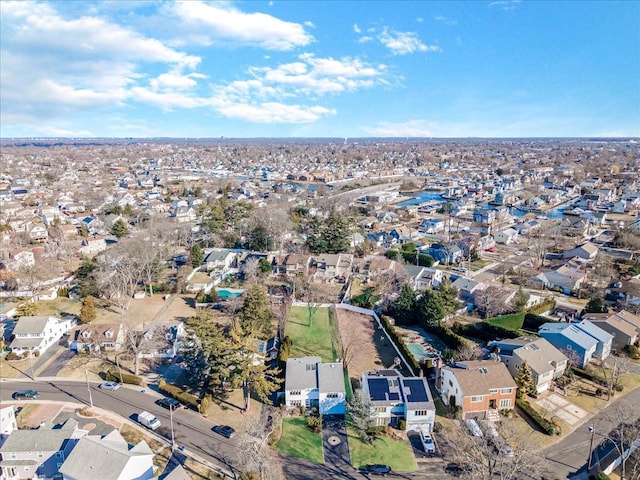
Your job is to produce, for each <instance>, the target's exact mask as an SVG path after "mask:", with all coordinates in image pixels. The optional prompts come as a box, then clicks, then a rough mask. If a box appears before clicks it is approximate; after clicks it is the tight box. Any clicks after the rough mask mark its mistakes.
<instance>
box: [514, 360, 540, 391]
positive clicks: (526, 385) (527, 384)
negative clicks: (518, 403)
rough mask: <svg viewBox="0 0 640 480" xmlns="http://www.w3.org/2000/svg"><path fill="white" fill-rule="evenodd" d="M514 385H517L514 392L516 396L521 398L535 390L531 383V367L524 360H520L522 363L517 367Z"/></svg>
mask: <svg viewBox="0 0 640 480" xmlns="http://www.w3.org/2000/svg"><path fill="white" fill-rule="evenodd" d="M516 385H517V386H518V390H517V392H516V394H517V395H518V398H523V397H524V396H526V395H531V394H534V393H535V391H536V390H535V386H534V384H533V374H532V373H531V368H530V367H529V364H528V363H527V362H526V361H524V362H522V364H521V365H520V366H519V367H518V375H517V376H516Z"/></svg>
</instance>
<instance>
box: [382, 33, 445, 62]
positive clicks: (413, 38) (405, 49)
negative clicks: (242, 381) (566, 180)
mask: <svg viewBox="0 0 640 480" xmlns="http://www.w3.org/2000/svg"><path fill="white" fill-rule="evenodd" d="M378 39H379V40H380V42H381V43H382V44H383V45H384V46H385V47H387V48H388V49H389V50H391V53H393V54H394V55H408V54H410V53H414V52H439V51H441V48H440V47H438V46H437V45H425V44H424V43H422V42H421V41H420V39H419V38H418V34H417V33H415V32H396V31H395V30H391V29H389V28H386V27H385V29H384V30H383V31H382V33H381V34H380V35H379V36H378Z"/></svg>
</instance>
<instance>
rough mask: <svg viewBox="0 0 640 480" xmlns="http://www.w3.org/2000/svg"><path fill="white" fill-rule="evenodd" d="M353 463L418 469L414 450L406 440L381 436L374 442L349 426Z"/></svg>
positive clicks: (411, 469)
mask: <svg viewBox="0 0 640 480" xmlns="http://www.w3.org/2000/svg"><path fill="white" fill-rule="evenodd" d="M347 434H348V436H349V450H350V451H351V465H353V466H354V467H356V468H357V467H360V466H362V465H367V464H375V463H382V464H385V465H389V466H390V467H391V468H392V469H393V470H395V471H397V472H412V471H415V470H417V469H418V465H417V463H416V459H415V456H414V455H413V450H412V449H411V446H410V445H409V443H408V442H407V441H405V440H393V439H391V438H389V437H381V438H378V439H377V440H375V441H374V442H373V443H367V442H364V441H362V440H361V439H360V437H358V436H357V435H356V434H355V432H353V431H352V430H351V429H350V428H347Z"/></svg>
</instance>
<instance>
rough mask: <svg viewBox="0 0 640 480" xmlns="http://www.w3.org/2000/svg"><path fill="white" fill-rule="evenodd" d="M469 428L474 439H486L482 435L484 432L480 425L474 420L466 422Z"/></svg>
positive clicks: (470, 419)
mask: <svg viewBox="0 0 640 480" xmlns="http://www.w3.org/2000/svg"><path fill="white" fill-rule="evenodd" d="M465 423H466V425H467V428H468V429H469V433H470V434H471V435H473V436H474V437H484V435H483V434H482V430H481V429H480V425H478V422H476V421H475V420H474V419H473V418H469V419H467V420H465Z"/></svg>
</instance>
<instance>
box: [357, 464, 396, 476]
mask: <svg viewBox="0 0 640 480" xmlns="http://www.w3.org/2000/svg"><path fill="white" fill-rule="evenodd" d="M359 470H360V473H364V474H370V475H383V476H384V475H388V474H389V473H391V467H390V466H389V465H382V464H376V465H363V466H361V467H360V468H359Z"/></svg>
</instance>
